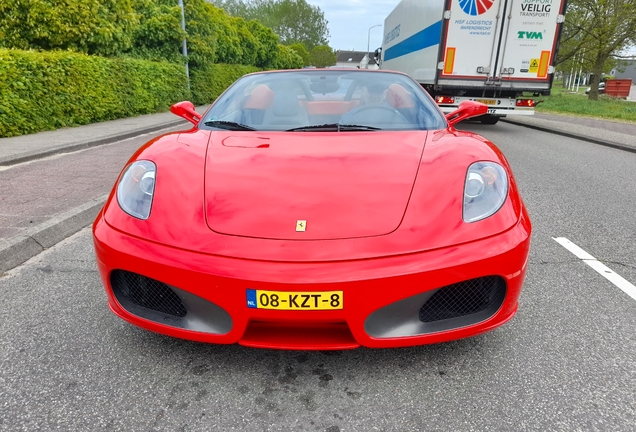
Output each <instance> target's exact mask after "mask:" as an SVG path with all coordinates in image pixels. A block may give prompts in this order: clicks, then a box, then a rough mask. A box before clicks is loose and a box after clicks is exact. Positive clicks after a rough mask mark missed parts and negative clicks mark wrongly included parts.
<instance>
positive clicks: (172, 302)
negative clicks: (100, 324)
mask: <svg viewBox="0 0 636 432" xmlns="http://www.w3.org/2000/svg"><path fill="white" fill-rule="evenodd" d="M110 283H111V286H112V287H113V291H115V295H116V296H117V294H120V295H121V296H123V297H124V298H126V299H127V300H129V301H130V302H132V303H134V304H136V305H137V306H142V307H145V308H148V309H151V310H154V311H158V312H163V313H165V314H168V315H173V316H176V317H184V316H186V313H187V311H186V308H185V307H184V306H183V303H182V302H181V299H180V298H179V296H178V295H177V294H176V293H175V292H174V291H173V290H172V289H170V287H169V286H168V285H166V284H165V283H163V282H159V281H157V280H154V279H151V278H149V277H146V276H142V275H140V274H137V273H131V272H128V271H124V270H113V272H112V273H111V275H110Z"/></svg>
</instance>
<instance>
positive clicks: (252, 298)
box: [247, 289, 343, 310]
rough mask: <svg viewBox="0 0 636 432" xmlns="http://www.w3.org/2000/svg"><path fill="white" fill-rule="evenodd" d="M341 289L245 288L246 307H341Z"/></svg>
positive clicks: (277, 308)
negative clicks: (299, 290) (280, 289)
mask: <svg viewBox="0 0 636 432" xmlns="http://www.w3.org/2000/svg"><path fill="white" fill-rule="evenodd" d="M342 306H343V298H342V291H320V292H289V291H264V290H255V289H248V290H247V307H248V308H256V309H275V310H335V309H342Z"/></svg>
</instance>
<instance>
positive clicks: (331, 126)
mask: <svg viewBox="0 0 636 432" xmlns="http://www.w3.org/2000/svg"><path fill="white" fill-rule="evenodd" d="M317 129H324V130H328V131H336V132H342V131H345V132H349V131H376V130H381V128H377V127H373V126H363V125H342V124H340V123H326V124H321V125H309V126H300V127H295V128H292V129H287V130H286V131H285V132H304V131H315V130H317Z"/></svg>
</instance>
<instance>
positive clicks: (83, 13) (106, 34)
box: [0, 0, 138, 56]
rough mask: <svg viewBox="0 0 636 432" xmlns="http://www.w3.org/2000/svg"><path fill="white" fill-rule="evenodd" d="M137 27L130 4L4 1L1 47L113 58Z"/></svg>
mask: <svg viewBox="0 0 636 432" xmlns="http://www.w3.org/2000/svg"><path fill="white" fill-rule="evenodd" d="M137 25H138V17H137V15H136V14H135V12H134V10H133V7H132V5H131V1H130V0H81V1H77V0H75V1H74V0H48V1H42V0H2V1H0V47H5V48H18V49H42V50H53V49H60V50H70V51H78V52H84V53H88V54H98V55H104V56H112V55H116V54H120V53H122V52H125V51H126V50H128V49H130V47H131V44H132V33H133V28H134V27H135V26H137Z"/></svg>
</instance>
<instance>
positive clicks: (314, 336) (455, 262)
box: [93, 69, 531, 350]
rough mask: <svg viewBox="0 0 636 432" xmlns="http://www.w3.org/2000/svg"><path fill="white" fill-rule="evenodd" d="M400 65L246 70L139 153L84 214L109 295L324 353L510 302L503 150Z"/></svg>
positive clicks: (144, 309)
mask: <svg viewBox="0 0 636 432" xmlns="http://www.w3.org/2000/svg"><path fill="white" fill-rule="evenodd" d="M486 109H487V108H486V106H485V105H482V104H479V103H477V102H465V103H463V104H462V105H461V106H460V107H459V109H458V110H457V111H455V112H453V113H450V114H448V115H446V117H445V116H444V115H443V114H442V113H441V111H440V110H439V109H438V108H437V106H436V105H435V103H434V102H433V100H432V99H431V98H430V97H429V96H428V94H427V93H426V92H425V91H424V90H423V89H422V88H421V87H420V86H419V85H418V84H417V83H416V82H415V81H413V80H412V79H410V78H409V77H408V76H406V75H403V74H400V73H394V72H385V71H367V70H350V69H347V70H337V69H328V70H320V69H306V70H297V71H275V72H262V73H255V74H250V75H246V76H244V77H243V78H241V79H239V80H238V81H236V82H235V83H234V84H233V85H232V86H231V87H230V88H229V89H227V90H226V91H225V93H223V94H222V95H221V96H220V97H219V98H218V99H217V100H216V102H215V103H214V104H213V105H212V107H211V108H210V109H209V110H208V111H207V112H206V113H205V114H204V115H201V114H198V113H197V112H196V111H195V109H194V107H193V106H192V104H191V103H190V102H180V103H178V104H176V105H174V106H173V107H172V112H173V113H175V114H177V115H180V116H182V117H184V118H186V119H187V120H189V121H190V122H192V123H193V124H194V127H193V128H192V129H191V130H188V131H184V132H178V133H170V134H167V135H164V136H162V137H159V138H156V139H154V140H152V141H150V142H149V143H148V144H146V145H144V146H143V147H141V148H140V149H139V150H138V151H137V152H136V153H135V154H134V155H133V156H132V158H131V159H130V161H129V163H128V165H127V166H126V167H125V168H124V170H123V171H122V173H121V175H120V177H119V179H118V181H117V183H116V185H115V187H114V188H113V191H112V193H111V195H110V197H109V199H108V201H107V202H106V205H105V206H104V208H103V210H102V211H101V212H100V214H99V215H98V217H97V219H96V220H95V224H94V226H93V235H94V243H95V252H96V255H97V263H98V267H99V271H100V274H101V277H102V280H103V283H104V286H105V288H106V293H107V296H108V305H109V306H110V308H111V310H112V311H113V312H114V313H115V314H116V315H118V316H119V317H121V318H123V319H125V320H127V321H129V322H130V323H132V324H135V325H137V326H139V327H143V328H145V329H148V330H151V331H154V332H158V333H163V334H166V335H170V336H174V337H180V338H184V339H191V340H196V341H202V342H210V343H219V344H228V343H239V344H241V345H245V346H250V347H260V348H279V349H302V350H310V349H317V350H330V349H348V348H356V347H359V346H365V347H401V346H410V345H419V344H427V343H434V342H442V341H448V340H452V339H458V338H463V337H468V336H473V335H477V334H480V333H483V332H486V331H489V330H492V329H494V328H495V327H497V326H500V325H502V324H503V323H505V322H506V321H508V320H509V319H511V318H512V316H513V315H514V314H515V312H516V310H517V305H518V302H517V301H518V297H519V293H520V290H521V286H522V284H523V280H524V277H525V272H526V265H527V259H528V252H529V247H530V234H531V224H530V220H529V218H528V214H527V212H526V209H525V207H524V204H523V202H522V200H521V198H520V196H519V192H518V191H517V186H516V184H515V181H514V179H513V176H512V172H511V170H510V166H509V165H508V162H507V161H506V159H505V157H504V155H503V154H502V153H501V151H499V150H498V149H497V147H495V145H494V144H492V143H491V142H489V141H488V140H486V139H484V138H482V137H480V136H478V135H475V134H472V133H468V132H461V131H458V130H456V129H455V128H454V127H453V125H454V124H455V123H457V122H458V121H461V120H463V119H466V118H469V117H472V116H477V115H482V114H484V113H485V112H486Z"/></svg>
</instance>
